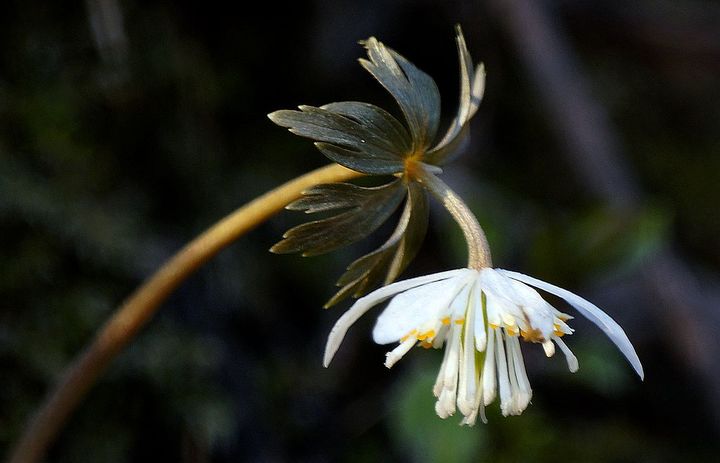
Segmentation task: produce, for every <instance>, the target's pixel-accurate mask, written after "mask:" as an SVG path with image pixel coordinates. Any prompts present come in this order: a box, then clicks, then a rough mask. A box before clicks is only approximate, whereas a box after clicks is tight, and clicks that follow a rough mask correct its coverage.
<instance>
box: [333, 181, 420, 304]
mask: <svg viewBox="0 0 720 463" xmlns="http://www.w3.org/2000/svg"><path fill="white" fill-rule="evenodd" d="M428 214H429V209H428V203H427V193H426V192H425V190H424V189H423V188H422V187H421V186H420V185H418V184H416V183H410V184H408V198H407V201H406V203H405V208H404V210H403V213H402V216H401V217H400V221H399V222H398V225H397V227H396V228H395V231H394V232H393V234H392V235H391V236H390V238H389V239H388V240H387V241H386V242H385V244H383V245H382V246H380V247H379V248H378V249H376V250H375V251H373V252H371V253H369V254H367V255H365V256H363V257H361V258H359V259H357V260H356V261H355V262H353V263H352V264H350V266H349V267H348V268H347V271H346V272H345V273H344V274H343V275H342V276H341V277H340V279H339V280H338V282H337V285H338V286H341V287H342V288H341V289H340V291H338V292H337V293H336V294H335V295H334V296H333V297H332V298H331V299H330V300H329V301H328V302H327V303H326V304H325V307H326V308H327V307H330V306H332V305H335V304H337V303H338V302H340V301H341V300H343V299H345V298H346V297H348V296H350V295H352V296H353V297H359V296H362V295H363V294H365V293H366V292H368V291H369V290H371V289H373V288H375V287H376V286H379V285H380V284H381V283H382V284H386V285H387V284H389V283H392V282H393V281H395V279H396V278H397V277H398V276H399V275H400V274H401V273H402V272H403V270H405V268H406V267H407V266H408V264H409V263H410V261H412V259H413V258H414V257H415V256H416V255H417V252H418V250H419V249H420V245H421V244H422V241H423V239H424V238H425V232H426V231H427V223H428Z"/></svg>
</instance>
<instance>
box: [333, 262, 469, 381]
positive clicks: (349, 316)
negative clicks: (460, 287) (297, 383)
mask: <svg viewBox="0 0 720 463" xmlns="http://www.w3.org/2000/svg"><path fill="white" fill-rule="evenodd" d="M466 272H467V269H457V270H449V271H447V272H440V273H434V274H432V275H425V276H421V277H417V278H411V279H409V280H404V281H398V282H397V283H393V284H391V285H387V286H384V287H382V288H380V289H377V290H375V291H373V292H372V293H370V294H368V295H367V296H364V297H361V298H360V299H358V300H357V301H355V304H353V305H352V307H350V309H348V311H347V312H345V313H344V314H343V315H342V316H341V317H340V318H339V319H338V321H337V322H336V323H335V326H333V328H332V330H331V331H330V335H329V336H328V340H327V344H326V345H325V355H324V357H323V366H325V367H327V366H328V365H329V364H330V361H331V360H332V358H333V356H334V355H335V352H337V350H338V348H339V347H340V343H342V340H343V339H344V338H345V334H346V333H347V330H348V329H349V328H350V326H352V324H353V323H355V322H356V321H357V320H358V318H360V317H362V316H363V315H364V314H365V312H367V311H368V310H370V309H371V308H372V307H374V306H376V305H377V304H379V303H381V302H382V301H384V300H385V299H387V298H389V297H392V296H394V295H395V294H397V293H400V292H403V291H407V290H408V289H411V288H414V287H416V286H420V285H424V284H426V283H430V282H433V281H438V280H443V279H447V278H452V277H454V276H456V275H460V274H462V273H466Z"/></svg>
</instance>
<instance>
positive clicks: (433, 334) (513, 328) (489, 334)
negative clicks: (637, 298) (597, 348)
mask: <svg viewBox="0 0 720 463" xmlns="http://www.w3.org/2000/svg"><path fill="white" fill-rule="evenodd" d="M530 286H534V287H536V288H539V289H542V290H544V291H547V292H549V293H551V294H554V295H556V296H559V297H561V298H562V299H564V300H565V301H567V302H568V303H569V304H570V305H572V306H573V307H574V308H575V309H576V310H577V311H578V312H580V313H581V314H582V315H584V316H585V317H587V318H588V319H589V320H590V321H592V322H593V323H595V324H596V325H597V326H598V327H600V329H602V330H603V331H604V332H605V334H607V335H608V336H609V337H610V339H611V340H612V341H613V342H614V343H615V344H616V345H617V347H618V348H619V349H620V351H621V352H622V353H623V354H624V355H625V357H626V358H627V359H628V361H629V362H630V364H631V365H632V366H633V368H634V369H635V371H636V372H637V374H638V375H639V376H640V378H643V376H644V373H643V368H642V365H641V364H640V360H639V359H638V357H637V354H636V353H635V349H633V346H632V344H630V341H629V340H628V338H627V336H626V335H625V332H624V331H623V329H622V328H621V327H620V326H619V325H618V324H617V323H616V322H615V321H614V320H613V319H612V318H610V316H608V315H607V314H606V313H605V312H603V311H602V310H600V309H599V308H598V307H596V306H595V305H593V304H592V303H590V302H588V301H586V300H585V299H583V298H581V297H579V296H577V295H575V294H573V293H571V292H569V291H566V290H564V289H562V288H558V287H557V286H554V285H551V284H549V283H545V282H543V281H540V280H537V279H535V278H532V277H529V276H527V275H523V274H521V273H516V272H511V271H507V270H500V269H491V268H483V269H481V270H472V269H459V270H451V271H447V272H441V273H436V274H433V275H427V276H423V277H419V278H413V279H410V280H405V281H400V282H397V283H394V284H391V285H388V286H385V287H383V288H380V289H378V290H376V291H374V292H372V293H370V294H368V295H367V296H365V297H363V298H360V299H358V300H357V302H355V304H354V305H353V306H352V307H351V308H350V310H348V311H347V312H346V313H345V314H344V315H343V316H342V317H341V318H340V319H339V320H338V321H337V323H336V324H335V326H334V327H333V329H332V331H331V332H330V336H329V338H328V342H327V346H326V349H325V358H324V365H325V366H326V367H327V366H328V364H329V363H330V361H331V360H332V358H333V356H334V355H335V352H336V351H337V349H338V347H339V346H340V343H341V342H342V340H343V338H344V337H345V333H346V332H347V330H348V329H349V328H350V326H351V325H352V324H353V323H355V321H357V319H358V318H360V317H361V316H362V315H363V314H364V313H365V312H367V311H368V310H369V309H370V308H372V307H373V306H375V305H377V304H379V303H381V302H383V301H384V300H386V299H388V298H391V297H392V298H393V299H392V301H390V304H389V305H388V306H387V308H386V309H385V310H384V311H383V312H382V314H380V317H379V318H378V320H377V324H376V325H375V329H374V330H373V339H374V340H375V342H377V343H378V344H390V343H394V342H399V345H398V346H397V347H395V348H394V349H393V350H391V351H390V352H388V353H387V358H386V360H385V365H386V366H387V367H388V368H390V367H391V366H393V365H394V364H395V362H397V361H398V360H400V359H401V358H402V357H403V356H404V355H405V354H406V353H407V352H408V351H409V350H410V349H411V348H412V347H413V346H415V345H419V346H422V347H425V348H430V347H434V348H436V349H438V348H440V347H442V346H443V344H444V345H445V355H444V358H443V362H442V366H441V367H440V372H439V374H438V377H437V381H436V383H435V387H434V389H433V393H434V394H435V396H436V397H437V399H438V400H437V403H436V405H435V410H436V412H437V414H438V416H440V417H441V418H447V417H448V416H450V415H452V414H453V413H455V410H456V408H457V409H459V410H460V413H462V414H463V416H464V418H463V420H462V424H469V425H472V424H474V423H475V421H476V419H477V417H478V414H480V416H481V417H482V419H483V421H485V417H484V407H485V406H486V405H489V404H490V403H492V402H493V400H495V397H496V396H497V395H498V394H499V396H500V408H501V410H502V413H503V415H505V416H507V415H519V414H520V413H522V411H523V410H525V408H526V407H527V405H528V403H529V402H530V399H531V397H532V389H531V388H530V383H529V381H528V378H527V374H526V373H525V364H524V362H523V358H522V352H521V350H520V339H521V338H522V339H523V340H524V341H528V342H534V343H540V344H542V347H543V349H544V350H545V354H546V355H547V356H548V357H550V356H552V355H553V354H554V353H555V345H557V346H558V347H560V350H562V352H563V354H565V358H566V360H567V364H568V367H569V369H570V371H571V372H575V371H577V369H578V361H577V358H576V357H575V355H573V353H572V352H571V351H570V349H569V348H568V347H567V345H566V344H565V342H564V341H563V340H562V337H563V336H565V335H569V334H572V332H573V330H572V329H571V328H570V327H569V326H568V325H567V323H566V322H567V321H568V320H569V319H571V318H572V317H570V316H569V315H566V314H564V313H562V312H559V311H558V310H556V309H555V308H554V307H552V306H551V305H550V304H548V303H547V302H546V301H545V300H544V299H543V298H542V297H541V296H540V294H538V292H537V291H536V290H535V289H533V288H531V287H530Z"/></svg>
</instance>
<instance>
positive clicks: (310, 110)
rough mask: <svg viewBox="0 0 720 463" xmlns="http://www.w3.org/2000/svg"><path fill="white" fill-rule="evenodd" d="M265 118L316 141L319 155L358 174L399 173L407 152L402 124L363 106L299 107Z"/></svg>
mask: <svg viewBox="0 0 720 463" xmlns="http://www.w3.org/2000/svg"><path fill="white" fill-rule="evenodd" d="M268 117H269V118H270V120H272V121H273V122H274V123H276V124H277V125H280V126H282V127H287V128H288V129H289V130H290V132H292V133H294V134H296V135H300V136H303V137H307V138H311V139H313V140H316V143H315V145H316V146H317V147H318V149H320V151H322V153H323V154H325V155H326V156H327V157H329V158H330V159H332V160H333V161H335V162H337V163H338V164H341V165H343V166H345V167H347V168H349V169H352V170H355V171H358V172H363V173H367V174H376V175H378V174H394V173H398V172H402V170H403V166H404V164H403V158H404V157H406V156H407V154H408V153H409V152H410V136H409V135H408V133H407V130H406V129H405V128H404V127H403V126H402V124H400V122H398V121H397V119H395V118H394V117H393V116H391V115H390V114H388V113H387V112H386V111H385V110H383V109H380V108H378V107H377V106H373V105H371V104H367V103H358V102H342V103H331V104H329V105H325V106H323V107H322V108H316V107H313V106H300V111H294V110H280V111H275V112H274V113H270V114H269V115H268Z"/></svg>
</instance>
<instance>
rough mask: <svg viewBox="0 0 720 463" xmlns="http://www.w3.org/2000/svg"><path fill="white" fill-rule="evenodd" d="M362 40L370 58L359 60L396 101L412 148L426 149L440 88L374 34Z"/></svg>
mask: <svg viewBox="0 0 720 463" xmlns="http://www.w3.org/2000/svg"><path fill="white" fill-rule="evenodd" d="M362 44H363V45H364V46H365V48H366V49H367V52H368V57H369V58H370V61H368V60H366V59H360V64H362V66H363V67H364V68H365V69H367V70H368V72H370V74H372V75H373V77H375V78H376V79H377V80H378V82H380V84H381V85H382V86H383V87H385V89H387V91H388V92H390V94H391V95H392V96H393V98H395V100H396V101H397V103H398V105H399V106H400V109H401V110H402V112H403V115H404V116H405V120H406V121H407V123H408V127H409V128H410V133H411V134H412V139H413V150H414V151H424V150H426V149H427V148H428V147H429V146H430V143H432V141H433V139H434V138H435V134H436V133H437V128H438V124H439V122H440V92H439V91H438V88H437V85H435V81H433V79H432V78H431V77H430V76H428V75H427V74H425V73H424V72H422V71H421V70H419V69H418V68H417V67H415V66H414V65H413V64H412V63H411V62H410V61H408V60H407V59H405V58H404V57H403V56H402V55H400V54H399V53H397V52H395V51H394V50H392V49H391V48H388V47H386V46H385V45H384V44H383V43H381V42H379V41H378V40H377V39H376V38H375V37H370V38H369V39H367V40H366V41H364V42H362Z"/></svg>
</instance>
